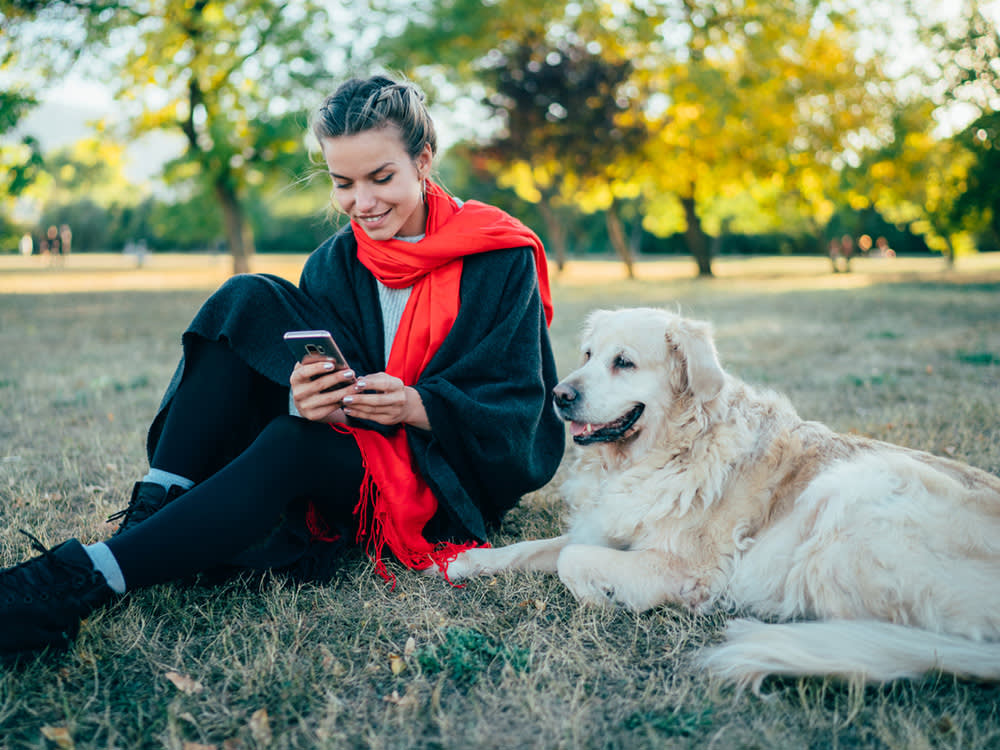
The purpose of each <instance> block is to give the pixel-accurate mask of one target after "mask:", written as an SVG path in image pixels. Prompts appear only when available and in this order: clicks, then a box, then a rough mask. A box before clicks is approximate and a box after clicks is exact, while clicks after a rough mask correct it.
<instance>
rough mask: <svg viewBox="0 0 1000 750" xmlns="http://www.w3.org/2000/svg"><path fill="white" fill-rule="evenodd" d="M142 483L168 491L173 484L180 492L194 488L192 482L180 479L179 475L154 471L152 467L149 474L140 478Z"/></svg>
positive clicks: (184, 478)
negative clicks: (149, 483) (156, 485)
mask: <svg viewBox="0 0 1000 750" xmlns="http://www.w3.org/2000/svg"><path fill="white" fill-rule="evenodd" d="M142 481H143V482H152V483H153V484H158V485H160V486H161V487H163V489H165V490H169V489H170V488H171V487H172V486H173V485H175V484H176V485H178V486H179V487H180V488H181V489H182V490H189V489H191V488H192V487H194V480H191V479H188V478H187V477H182V476H181V475H180V474H172V473H170V472H169V471H164V470H163V469H154V468H152V467H150V469H149V473H148V474H146V476H144V477H143V478H142Z"/></svg>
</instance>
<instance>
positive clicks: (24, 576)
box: [0, 76, 565, 655]
mask: <svg viewBox="0 0 1000 750" xmlns="http://www.w3.org/2000/svg"><path fill="white" fill-rule="evenodd" d="M312 132H313V134H314V135H315V137H316V139H317V141H318V143H319V145H320V148H321V150H322V155H323V157H324V159H325V162H326V166H327V169H328V170H329V174H330V176H331V178H332V181H333V196H334V199H335V201H336V203H337V205H338V206H339V209H340V210H341V211H342V212H343V213H344V214H346V216H347V217H348V218H349V219H350V222H349V224H348V225H347V226H345V227H344V228H343V229H342V230H340V231H339V232H337V233H336V234H335V235H334V236H333V237H332V238H330V239H329V240H327V241H326V242H324V243H323V244H322V245H321V246H320V247H319V248H318V249H317V250H316V251H315V252H314V253H313V254H312V255H311V257H310V258H309V259H308V261H307V262H306V265H305V267H304V269H303V272H302V276H301V279H300V281H299V285H298V286H295V285H294V284H291V283H289V282H287V281H285V280H283V279H280V278H277V277H274V276H266V275H251V274H243V275H238V276H234V277H233V278H232V279H230V280H229V281H228V282H227V283H226V284H225V285H223V287H222V288H220V289H219V290H218V291H217V292H216V293H215V294H214V295H213V296H212V297H210V298H209V299H208V300H207V302H206V303H205V304H204V305H203V306H202V308H201V309H200V310H199V312H198V313H197V315H195V317H194V320H193V322H192V323H191V325H190V327H189V328H188V329H187V331H186V332H185V334H184V337H183V344H184V346H183V357H182V360H181V363H180V364H179V366H178V369H177V372H176V373H175V376H174V379H173V380H172V382H171V383H170V385H169V386H168V388H167V392H166V395H165V397H164V400H163V402H162V405H161V408H160V411H159V413H158V414H157V415H156V418H155V419H154V421H153V424H152V426H151V428H150V431H149V435H148V440H147V447H148V453H149V458H150V468H149V471H148V472H147V473H146V474H145V476H143V478H142V480H141V481H139V482H137V483H136V485H135V487H134V488H133V491H132V498H131V501H130V502H129V505H128V507H127V508H125V509H124V510H123V511H122V512H121V513H120V514H116V515H117V516H118V517H119V520H120V525H119V527H118V529H117V531H116V532H115V534H114V535H113V536H112V537H111V538H110V539H109V540H107V541H106V542H99V543H97V544H92V545H88V546H86V547H84V546H83V545H81V544H80V542H78V541H77V540H75V539H71V540H69V541H67V542H64V543H63V544H60V545H59V546H57V547H55V548H53V549H48V550H46V549H45V548H44V547H42V546H41V544H40V543H39V542H37V541H36V545H38V547H39V548H40V551H41V552H42V554H41V555H40V556H39V557H36V558H34V559H32V560H30V561H28V562H27V563H24V564H22V565H19V566H17V567H14V568H10V569H7V570H6V571H3V572H0V655H11V654H16V653H20V652H22V651H28V650H33V649H37V648H41V647H44V646H46V645H56V646H59V645H65V644H66V642H67V639H69V638H72V637H74V636H75V634H76V632H77V630H78V627H79V622H80V619H81V618H82V617H85V616H86V615H87V614H88V613H89V612H91V611H92V610H94V609H95V608H97V607H100V606H102V605H104V604H106V603H108V602H110V601H112V600H113V599H115V598H116V597H117V596H119V595H120V594H122V593H124V592H125V591H127V590H132V589H139V588H142V587H145V586H151V585H154V584H157V583H162V582H164V581H171V580H176V579H180V578H185V577H187V576H190V575H192V574H196V573H199V572H203V571H210V570H216V569H218V568H219V567H220V566H233V567H235V568H246V567H249V568H277V569H282V570H286V571H290V572H294V573H297V574H299V575H302V576H306V577H308V576H311V575H319V576H320V577H322V576H323V575H327V576H328V575H330V572H331V570H332V565H334V564H336V563H337V561H338V559H339V555H338V549H339V547H338V544H337V540H340V543H350V542H356V543H357V544H358V545H360V546H361V547H363V548H364V549H366V550H367V551H368V553H369V555H370V556H371V557H372V559H373V560H374V562H375V569H376V571H378V572H379V573H380V574H381V575H382V576H383V577H385V578H387V579H391V578H392V572H391V570H390V569H389V568H388V567H387V565H386V556H387V555H389V554H391V555H392V556H394V557H395V558H396V560H398V561H399V562H400V563H402V564H403V565H404V566H406V567H408V568H413V569H428V568H431V569H437V570H438V571H441V572H444V573H445V574H446V572H447V566H448V562H449V560H451V559H453V557H454V555H456V554H458V553H459V552H460V551H462V550H464V549H467V548H469V547H471V546H476V545H480V544H483V543H485V542H486V539H487V529H488V528H489V527H490V526H491V525H493V524H495V523H497V522H498V521H499V519H500V518H501V517H502V516H503V514H504V513H505V512H506V511H507V510H508V509H510V508H511V507H512V506H513V505H515V504H516V503H517V502H518V500H519V498H520V497H521V496H522V495H523V494H524V493H526V492H529V491H531V490H534V489H537V488H539V487H541V486H542V485H544V484H545V483H546V482H548V481H549V479H550V478H551V477H552V476H553V474H554V473H555V471H556V468H557V467H558V465H559V462H560V459H561V457H562V453H563V447H564V444H565V435H564V430H563V426H562V424H561V422H560V421H559V419H558V417H557V416H556V414H555V411H554V410H553V409H552V407H551V404H550V392H551V390H552V388H553V386H554V385H555V384H556V379H557V378H556V369H555V362H554V359H553V355H552V351H551V347H550V343H549V337H548V322H549V321H550V320H551V315H552V305H551V300H550V294H549V284H548V276H547V265H546V259H545V253H544V250H543V248H542V245H541V242H540V241H539V240H538V237H537V236H536V235H535V233H534V232H532V231H531V230H530V229H528V228H527V227H525V226H524V225H523V224H522V223H521V222H519V221H518V220H516V219H514V218H513V217H511V216H509V215H508V214H506V213H504V212H503V211H501V210H499V209H497V208H494V207H492V206H488V205H486V204H483V203H479V202H477V201H465V202H463V201H462V200H459V199H457V198H455V197H453V196H451V195H449V194H448V193H447V192H446V191H445V190H443V189H442V188H441V187H439V186H438V185H437V184H435V183H434V182H433V181H432V180H431V179H430V177H431V172H432V167H433V162H434V157H435V155H436V153H437V138H436V135H435V129H434V123H433V122H432V121H431V119H430V116H429V114H428V112H427V109H426V107H425V105H424V102H423V95H422V94H421V93H420V91H419V90H418V89H417V88H416V87H415V86H413V85H412V84H410V83H406V82H398V81H396V80H392V79H390V78H386V77H382V76H375V77H372V78H368V79H364V80H359V79H352V80H350V81H347V82H346V83H344V84H343V85H342V86H340V87H339V88H338V89H337V90H336V92H335V93H334V94H333V95H331V96H329V97H328V98H327V99H326V100H325V101H324V102H323V104H322V106H320V107H319V108H318V110H317V111H316V112H315V113H314V116H313V118H312ZM292 329H329V330H330V331H331V332H332V333H333V336H334V338H335V339H336V342H337V343H338V344H339V346H340V348H341V349H342V351H343V354H344V355H345V356H346V359H347V362H348V363H349V367H347V368H341V367H337V366H336V365H334V363H333V362H332V361H330V360H326V359H321V360H318V361H310V362H308V363H303V362H296V361H295V358H294V357H293V356H292V354H291V353H290V351H289V349H288V348H287V347H286V343H285V342H284V341H283V340H282V337H283V334H284V333H285V332H286V331H290V330H292Z"/></svg>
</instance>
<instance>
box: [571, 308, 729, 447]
mask: <svg viewBox="0 0 1000 750" xmlns="http://www.w3.org/2000/svg"><path fill="white" fill-rule="evenodd" d="M581 353H582V355H583V364H582V365H581V366H580V367H579V368H578V369H577V370H575V371H574V372H572V373H570V374H569V375H568V376H567V377H566V378H565V379H564V380H563V381H562V382H560V383H559V385H557V386H556V387H555V388H554V389H553V392H552V396H553V402H554V404H555V408H556V412H557V413H558V414H559V416H560V417H562V418H563V419H564V420H566V421H567V422H569V424H570V433H571V435H572V436H573V440H574V441H575V442H576V443H577V444H579V445H591V444H602V445H606V446H609V447H613V448H614V449H615V450H617V451H618V452H624V453H627V454H628V455H630V456H632V457H635V456H636V455H638V454H640V453H645V452H646V451H647V450H648V449H649V447H651V446H652V445H656V444H662V442H663V440H664V439H665V437H666V435H665V434H664V431H665V430H666V431H669V430H670V426H671V423H676V422H677V421H678V420H680V419H682V418H683V414H684V412H685V411H688V410H692V409H693V410H695V411H697V410H699V409H702V408H704V405H705V404H707V403H708V402H710V401H712V400H713V399H715V397H716V396H718V395H719V392H720V391H721V390H722V388H723V386H724V385H725V374H724V372H723V370H722V367H721V366H720V365H719V360H718V357H717V356H716V353H715V345H714V343H713V341H712V333H711V328H710V327H709V325H708V324H707V323H702V322H699V321H694V320H688V319H685V318H682V317H680V316H679V315H676V314H674V313H671V312H668V311H667V310H661V309H653V308H629V309H623V310H616V311H610V310H598V311H595V312H593V313H591V314H590V316H588V318H587V320H586V323H585V325H584V329H583V335H582V337H581Z"/></svg>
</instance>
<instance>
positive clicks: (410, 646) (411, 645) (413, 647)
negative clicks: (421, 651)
mask: <svg viewBox="0 0 1000 750" xmlns="http://www.w3.org/2000/svg"><path fill="white" fill-rule="evenodd" d="M416 652H417V641H416V639H415V638H414V637H413V636H412V635H411V636H410V637H409V638H407V639H406V645H405V646H403V658H404V659H410V658H411V657H412V656H413V655H414V654H415V653H416Z"/></svg>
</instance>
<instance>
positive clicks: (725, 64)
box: [400, 0, 884, 276]
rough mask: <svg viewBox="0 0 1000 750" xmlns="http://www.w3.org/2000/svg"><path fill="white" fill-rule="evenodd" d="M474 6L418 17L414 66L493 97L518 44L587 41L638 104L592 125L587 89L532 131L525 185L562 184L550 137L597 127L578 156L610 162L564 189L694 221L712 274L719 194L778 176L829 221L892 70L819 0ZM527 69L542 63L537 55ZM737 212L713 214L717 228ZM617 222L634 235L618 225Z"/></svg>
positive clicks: (458, 1)
mask: <svg viewBox="0 0 1000 750" xmlns="http://www.w3.org/2000/svg"><path fill="white" fill-rule="evenodd" d="M475 7H482V6H481V5H480V4H479V3H478V2H474V0H449V1H448V2H444V1H443V0H442V1H440V2H438V3H435V4H434V5H433V7H432V9H431V10H430V11H428V12H427V14H426V15H425V16H424V17H423V18H421V19H418V20H416V21H414V23H413V25H411V27H410V28H409V29H408V30H407V33H406V36H405V39H406V41H407V45H406V51H407V53H408V55H407V58H406V59H407V60H408V61H409V62H410V64H411V65H413V66H415V67H416V68H417V69H420V66H430V67H431V68H432V69H433V66H434V65H435V64H438V65H439V64H441V63H442V62H444V63H445V64H448V63H452V64H454V65H455V66H456V68H457V69H458V70H459V71H460V72H464V74H465V76H466V77H467V79H468V80H473V81H475V83H476V85H482V84H483V83H486V84H487V85H488V87H489V88H490V90H491V91H492V92H495V91H497V90H498V87H499V85H501V84H503V83H504V81H503V80H502V77H497V76H496V75H494V74H493V71H492V69H491V65H493V66H495V65H497V64H500V63H502V61H504V60H510V59H512V56H513V57H514V58H515V59H516V55H515V54H514V53H516V51H517V49H518V47H519V46H520V47H521V48H530V49H544V48H547V49H548V50H549V51H550V52H555V53H559V52H560V47H565V46H566V45H567V44H579V45H581V46H582V48H583V49H584V50H586V51H587V52H588V53H589V54H590V55H592V56H593V58H594V60H592V61H591V63H592V65H593V67H594V68H595V69H597V68H598V65H597V63H598V61H599V63H600V66H603V67H604V69H605V70H615V69H617V70H619V71H624V70H626V69H627V75H626V76H624V77H622V78H621V79H618V81H617V84H616V87H617V93H618V96H617V97H615V99H616V100H617V99H619V98H624V99H626V100H628V105H627V106H625V107H622V108H621V110H620V111H618V112H615V113H611V114H612V118H611V122H613V123H614V124H611V123H609V120H608V117H607V114H608V113H603V114H604V120H603V125H597V126H596V127H594V123H595V120H594V119H593V118H592V117H591V116H592V115H594V114H600V111H599V109H594V108H593V107H592V106H586V105H585V106H583V107H581V106H580V104H579V102H580V100H581V99H582V100H583V101H584V102H586V101H587V99H586V97H587V96H588V94H589V95H594V94H595V92H594V91H585V90H579V91H577V92H575V93H576V94H577V98H575V99H567V101H569V102H571V103H572V104H573V108H571V109H569V108H568V109H567V114H566V116H565V117H563V118H561V119H560V118H556V120H558V121H557V122H553V121H552V118H551V117H549V118H542V119H544V122H540V121H539V122H538V125H537V130H538V133H537V135H528V134H526V133H519V134H518V138H519V139H520V140H521V142H522V143H524V144H528V143H532V142H533V143H534V144H535V149H534V154H532V155H527V156H526V157H525V158H524V159H522V161H521V162H519V163H518V164H517V165H516V169H517V170H519V171H518V173H517V174H518V175H520V183H521V184H522V185H525V186H527V187H528V188H530V187H531V186H532V183H534V187H535V189H538V186H539V185H542V186H545V185H549V184H555V177H554V175H553V164H554V162H552V161H551V160H550V159H549V154H551V153H553V152H558V151H559V149H560V146H559V145H555V146H553V147H552V148H551V149H550V150H546V148H545V147H544V146H543V145H541V144H545V145H548V144H559V138H560V137H562V136H563V135H565V133H571V132H573V130H574V129H575V128H577V127H578V126H580V127H579V129H580V130H582V131H584V132H585V133H586V136H587V137H586V138H585V140H584V142H583V143H582V145H580V146H578V150H580V151H582V152H583V153H585V154H588V155H592V156H593V158H594V159H595V160H599V159H603V160H604V168H603V169H601V170H596V171H595V170H574V171H562V172H561V173H560V179H561V180H562V184H561V185H560V187H559V190H558V195H559V196H560V197H562V198H563V199H564V200H565V198H566V197H567V196H569V195H572V198H573V200H572V202H573V203H574V204H575V205H577V206H586V205H591V206H594V205H600V204H601V201H603V202H604V205H606V206H608V207H610V208H611V210H612V213H617V208H618V207H619V206H620V204H621V202H622V201H623V200H624V201H627V202H629V203H630V204H631V205H632V206H633V207H634V208H636V209H638V210H639V211H642V212H644V216H643V219H642V221H643V226H644V227H645V228H646V229H647V230H649V231H651V232H654V233H656V234H667V233H670V232H674V231H678V230H683V231H684V232H685V236H686V238H687V244H688V249H689V251H690V252H691V254H692V255H693V256H694V258H695V259H696V261H697V264H698V272H699V274H700V275H705V276H708V275H711V273H712V269H711V252H712V243H711V242H710V241H709V237H708V231H709V229H707V228H706V227H705V226H703V217H704V216H705V215H706V210H708V209H709V208H710V207H711V206H712V205H713V202H714V201H715V199H716V198H717V196H732V195H735V194H738V193H741V192H748V191H750V190H752V189H754V188H755V187H757V186H761V185H770V186H772V187H774V186H776V188H774V189H777V190H778V191H780V192H782V193H785V194H792V195H794V194H796V193H798V195H799V196H800V198H799V200H800V203H801V205H803V206H806V207H808V208H809V209H810V210H811V211H812V212H813V213H814V214H815V215H816V216H817V221H818V222H820V223H821V222H822V221H823V219H824V217H825V218H827V219H828V218H829V216H830V215H831V214H832V202H831V201H830V197H829V193H831V192H832V191H833V190H834V188H835V186H836V185H837V184H838V183H839V173H838V170H839V168H840V167H841V166H842V165H843V164H844V163H846V161H847V160H848V159H850V158H852V157H851V156H850V154H851V153H852V152H853V151H856V150H857V149H858V146H859V144H860V143H861V142H864V141H865V140H874V139H875V138H876V136H875V133H877V132H878V123H879V120H880V118H881V113H882V109H883V107H882V94H883V89H882V88H881V86H882V81H883V80H884V77H883V76H882V74H881V71H880V69H879V67H878V60H877V58H875V57H869V58H868V59H862V57H861V56H860V55H859V54H858V51H857V42H856V41H855V37H854V31H853V28H852V26H851V24H850V23H849V20H850V19H849V17H848V16H846V15H845V14H841V13H837V12H836V11H835V10H833V9H832V7H831V6H830V5H829V4H827V3H823V2H820V0H719V1H718V2H711V3H710V2H707V1H705V0H683V1H681V2H678V1H677V0H645V1H643V2H639V0H635V1H634V2H622V3H603V2H597V1H596V0H590V1H585V2H556V0H539V1H538V2H535V3H527V2H525V1H524V0H496V2H492V3H490V4H488V6H487V7H486V8H485V9H484V10H483V11H482V13H477V12H476V10H475ZM537 40H543V42H544V44H540V43H539V42H538V41H537ZM422 51H426V52H422ZM431 51H433V54H431ZM522 57H523V55H522ZM400 59H401V60H402V59H403V58H402V57H401V58H400ZM622 61H627V65H622ZM529 64H532V65H534V66H536V67H537V66H540V65H544V61H543V60H539V59H538V57H537V54H536V56H535V57H530V56H529ZM512 67H513V68H515V69H516V68H517V67H519V66H517V65H514V66H512ZM537 73H538V76H542V75H544V73H545V71H544V70H540V71H537ZM524 80H526V81H527V80H528V78H525V79H524ZM529 93H530V92H529ZM540 99H541V101H540V102H538V103H537V105H538V106H539V109H540V110H541V111H542V112H543V114H544V113H545V112H546V110H545V108H544V107H543V106H540V105H542V104H545V100H546V99H552V100H553V101H555V102H557V103H558V102H559V100H558V99H555V98H554V97H540ZM521 106H525V105H523V104H522V105H521ZM549 114H550V115H551V112H549ZM515 116H516V117H526V115H524V114H523V113H518V114H516V115H515ZM535 120H536V121H538V120H539V118H537V117H536V118H535ZM579 121H582V123H581V122H579ZM587 124H589V125H590V126H591V129H590V130H589V132H587V128H586V125H587ZM623 127H626V128H628V129H629V130H631V131H632V132H636V133H643V134H645V137H644V138H640V139H637V140H639V141H641V143H638V144H637V143H635V142H628V143H627V147H623V148H617V146H616V144H615V141H614V139H610V140H609V138H608V136H609V134H611V133H613V132H614V130H615V129H618V130H621V129H622V128H623ZM561 129H562V130H563V131H564V132H563V133H561V132H560V130H561ZM532 139H534V141H532ZM573 143H575V144H576V143H580V142H579V141H573ZM563 148H564V146H563ZM501 153H503V152H501ZM562 153H563V155H564V157H565V156H567V155H566V154H565V151H563V152H562ZM574 156H575V155H574ZM512 169H513V168H512ZM511 175H512V172H511V171H510V170H508V171H507V172H503V173H501V179H505V180H510V179H511ZM570 179H571V180H573V183H572V185H571V186H570V187H567V182H566V181H567V180H570ZM539 192H541V191H540V190H539ZM609 215H611V214H609ZM709 215H711V212H709ZM738 218H739V217H726V216H721V217H718V218H713V222H714V223H715V226H714V227H711V229H715V230H716V231H721V229H722V227H723V225H725V224H733V223H734V222H735V221H736V220H738ZM620 226H621V225H620V223H618V227H619V228H620ZM609 230H610V231H611V235H612V236H614V235H615V234H617V235H619V236H622V235H623V234H624V233H623V232H621V231H616V228H615V226H614V222H609Z"/></svg>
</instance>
